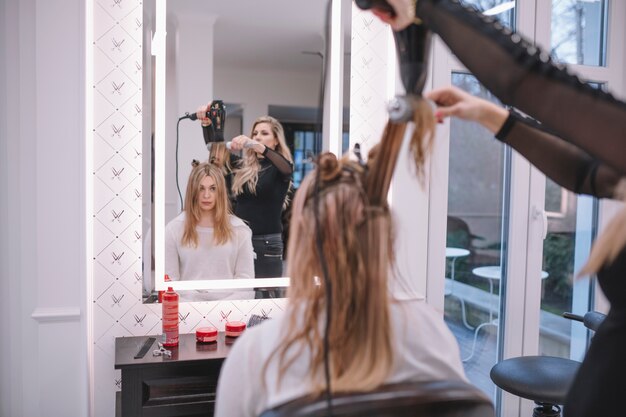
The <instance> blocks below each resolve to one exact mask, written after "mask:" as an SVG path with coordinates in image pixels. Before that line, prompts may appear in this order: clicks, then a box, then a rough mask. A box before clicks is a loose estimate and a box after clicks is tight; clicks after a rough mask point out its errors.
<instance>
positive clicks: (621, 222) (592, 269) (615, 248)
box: [578, 178, 626, 276]
mask: <svg viewBox="0 0 626 417" xmlns="http://www.w3.org/2000/svg"><path fill="white" fill-rule="evenodd" d="M614 195H615V198H617V199H619V200H622V201H623V202H626V179H625V178H622V179H621V180H620V181H619V183H618V184H617V185H616V187H615V192H614ZM624 246H626V206H625V207H623V208H622V209H621V210H620V211H619V212H618V213H617V214H616V215H615V216H614V217H613V218H612V219H611V221H610V222H609V223H608V224H607V225H606V227H605V228H604V232H603V233H602V234H601V235H600V236H598V238H597V239H596V241H595V242H594V244H593V247H592V248H591V253H590V254H589V260H588V261H587V263H586V264H585V266H583V267H582V269H581V270H580V272H579V273H578V276H584V275H589V274H594V273H597V272H598V271H600V269H602V267H604V266H609V265H610V264H611V263H612V262H613V261H614V260H615V258H616V257H617V255H619V253H620V252H621V251H622V249H624Z"/></svg>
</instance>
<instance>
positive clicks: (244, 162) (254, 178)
mask: <svg viewBox="0 0 626 417" xmlns="http://www.w3.org/2000/svg"><path fill="white" fill-rule="evenodd" d="M259 123H268V124H269V125H270V126H271V128H272V133H273V134H274V137H275V138H276V140H277V141H278V143H277V144H276V149H274V150H275V151H276V152H278V153H279V154H281V155H282V156H283V157H284V158H285V159H286V160H288V161H289V162H291V163H293V157H292V156H291V151H290V150H289V147H288V146H287V141H286V140H285V130H284V129H283V125H282V124H280V122H279V121H278V120H276V119H275V118H273V117H271V116H261V117H259V118H257V119H256V120H255V121H254V124H253V125H252V130H251V131H250V137H252V134H253V132H254V129H255V128H256V126H257V125H258V124H259ZM260 168H261V165H260V164H259V160H258V158H257V155H256V152H255V151H253V150H251V149H245V150H244V153H243V157H242V159H241V160H240V161H239V166H237V167H236V168H235V170H234V171H233V172H234V178H233V185H232V187H231V188H232V191H233V194H234V195H235V196H237V195H239V194H241V193H243V192H244V190H245V187H247V188H248V190H249V191H250V192H251V193H253V194H255V193H256V185H257V182H258V181H259V169H260Z"/></svg>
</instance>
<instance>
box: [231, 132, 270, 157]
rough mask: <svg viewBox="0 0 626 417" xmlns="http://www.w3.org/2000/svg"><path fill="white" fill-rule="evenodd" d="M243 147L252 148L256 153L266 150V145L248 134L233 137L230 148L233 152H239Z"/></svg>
mask: <svg viewBox="0 0 626 417" xmlns="http://www.w3.org/2000/svg"><path fill="white" fill-rule="evenodd" d="M243 149H252V150H254V151H255V152H256V153H259V154H262V153H263V152H264V151H265V145H263V144H262V143H260V142H257V141H255V140H252V139H250V138H249V137H247V136H246V135H239V136H237V137H235V138H233V140H232V141H231V142H230V150H231V151H233V152H239V151H242V150H243Z"/></svg>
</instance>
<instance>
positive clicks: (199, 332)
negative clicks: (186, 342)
mask: <svg viewBox="0 0 626 417" xmlns="http://www.w3.org/2000/svg"><path fill="white" fill-rule="evenodd" d="M196 336H199V337H211V336H217V329H216V328H215V327H199V328H198V329H196Z"/></svg>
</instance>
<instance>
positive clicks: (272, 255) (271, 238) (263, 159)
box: [202, 117, 293, 297]
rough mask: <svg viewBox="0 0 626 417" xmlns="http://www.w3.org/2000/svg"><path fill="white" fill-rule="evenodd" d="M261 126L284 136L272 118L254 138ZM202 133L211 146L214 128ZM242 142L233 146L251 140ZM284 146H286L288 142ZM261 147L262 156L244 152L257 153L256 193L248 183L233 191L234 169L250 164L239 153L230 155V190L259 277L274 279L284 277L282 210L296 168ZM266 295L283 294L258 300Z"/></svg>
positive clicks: (265, 120) (205, 128)
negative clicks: (247, 233) (248, 233)
mask: <svg viewBox="0 0 626 417" xmlns="http://www.w3.org/2000/svg"><path fill="white" fill-rule="evenodd" d="M258 125H261V126H262V127H264V128H266V129H267V130H270V131H271V132H272V134H274V135H275V136H281V135H282V136H284V134H283V133H282V126H280V123H279V122H278V121H277V120H276V119H273V118H270V117H263V118H259V119H257V121H256V122H255V128H253V135H254V133H255V132H254V131H255V129H256V127H257V126H258ZM274 129H276V130H277V132H278V135H276V133H274ZM202 130H203V132H202V133H203V135H204V137H205V141H209V142H211V141H212V140H211V138H212V135H213V133H212V129H211V128H210V126H204V125H203V126H202ZM266 133H267V132H266ZM266 136H267V134H266ZM240 138H242V136H240V137H238V138H235V139H233V142H232V143H235V142H237V141H239V142H241V141H243V142H245V141H246V140H248V141H249V138H246V139H240ZM274 138H275V140H276V142H277V145H276V146H281V145H280V143H281V140H280V139H279V138H277V137H274ZM262 140H263V139H262ZM262 140H261V141H262ZM265 140H267V139H265ZM282 142H284V139H283V140H282ZM232 143H231V146H232ZM261 146H263V152H262V153H261V154H258V153H257V152H256V151H252V150H244V152H254V153H255V154H256V156H257V162H258V163H259V165H260V166H259V170H258V173H257V183H256V187H255V189H254V190H252V189H251V188H250V186H249V183H246V184H244V186H243V188H242V190H241V191H240V192H239V193H234V192H233V190H232V185H233V183H234V181H235V172H234V171H232V170H231V169H230V167H233V168H235V169H241V168H242V167H243V166H244V164H245V163H246V158H245V157H244V154H243V153H241V154H239V152H234V153H232V154H230V159H229V164H228V167H229V169H228V173H227V174H226V183H227V184H228V187H229V190H230V193H229V194H230V196H231V202H232V203H233V211H234V213H235V215H236V216H237V217H239V218H241V219H243V220H244V221H246V223H247V224H248V226H249V227H250V229H251V230H252V246H253V249H254V252H255V260H254V270H255V277H257V278H274V277H280V276H282V275H283V262H282V259H283V252H284V243H283V239H282V232H283V226H282V210H283V206H284V203H285V199H286V197H287V193H288V191H289V188H290V185H291V179H292V174H293V164H292V163H291V162H290V161H289V160H288V159H286V158H285V157H284V156H283V155H281V154H280V153H279V152H277V151H275V150H274V149H271V148H269V147H268V146H267V145H261ZM285 147H286V145H285ZM238 154H239V155H238ZM248 162H249V161H248ZM265 295H268V296H272V297H278V296H281V295H282V294H281V293H280V291H278V290H274V291H267V290H262V292H257V297H263V296H265Z"/></svg>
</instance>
